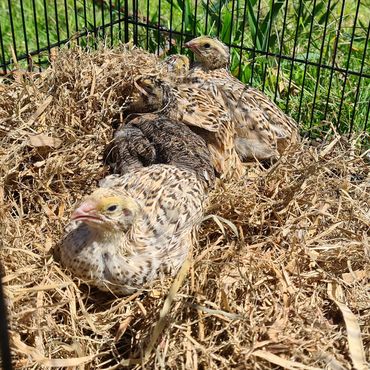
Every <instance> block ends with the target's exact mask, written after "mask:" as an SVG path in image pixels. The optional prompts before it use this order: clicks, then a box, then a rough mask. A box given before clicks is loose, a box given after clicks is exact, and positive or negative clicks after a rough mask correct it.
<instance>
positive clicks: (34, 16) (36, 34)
mask: <svg viewBox="0 0 370 370" xmlns="http://www.w3.org/2000/svg"><path fill="white" fill-rule="evenodd" d="M32 9H33V24H34V26H35V37H36V47H37V49H36V50H35V53H34V55H38V59H37V61H38V63H39V65H40V61H41V60H40V40H39V30H38V27H37V14H36V13H37V12H36V4H35V0H32ZM46 50H47V48H46ZM28 54H29V55H32V53H31V52H29V53H28ZM25 58H28V55H26V56H25ZM25 58H22V59H25ZM39 70H40V71H41V68H40V67H39Z"/></svg>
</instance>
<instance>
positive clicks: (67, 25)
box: [64, 0, 94, 39]
mask: <svg viewBox="0 0 370 370" xmlns="http://www.w3.org/2000/svg"><path fill="white" fill-rule="evenodd" d="M93 3H94V1H93ZM64 15H65V17H66V32H67V38H68V39H69V20H68V5H67V0H64Z"/></svg>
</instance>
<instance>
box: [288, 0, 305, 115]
mask: <svg viewBox="0 0 370 370" xmlns="http://www.w3.org/2000/svg"><path fill="white" fill-rule="evenodd" d="M302 4H303V1H302V0H300V1H299V8H298V18H297V26H296V29H295V35H294V44H293V61H292V63H291V64H290V73H289V83H288V91H290V88H291V86H292V78H293V69H294V59H295V54H296V49H297V42H298V33H299V21H300V18H301V12H302ZM288 111H289V94H288V95H287V98H286V103H285V112H288Z"/></svg>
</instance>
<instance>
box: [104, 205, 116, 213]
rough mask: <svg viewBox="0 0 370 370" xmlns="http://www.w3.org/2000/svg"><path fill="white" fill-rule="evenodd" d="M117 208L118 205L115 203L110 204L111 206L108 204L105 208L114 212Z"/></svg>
mask: <svg viewBox="0 0 370 370" xmlns="http://www.w3.org/2000/svg"><path fill="white" fill-rule="evenodd" d="M117 208H118V206H117V205H116V204H112V205H111V206H109V207H108V208H107V211H108V212H114V211H117Z"/></svg>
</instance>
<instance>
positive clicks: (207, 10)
mask: <svg viewBox="0 0 370 370" xmlns="http://www.w3.org/2000/svg"><path fill="white" fill-rule="evenodd" d="M208 12H209V0H207V4H206V24H205V28H204V31H205V34H206V35H207V34H208V16H209V14H208Z"/></svg>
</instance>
